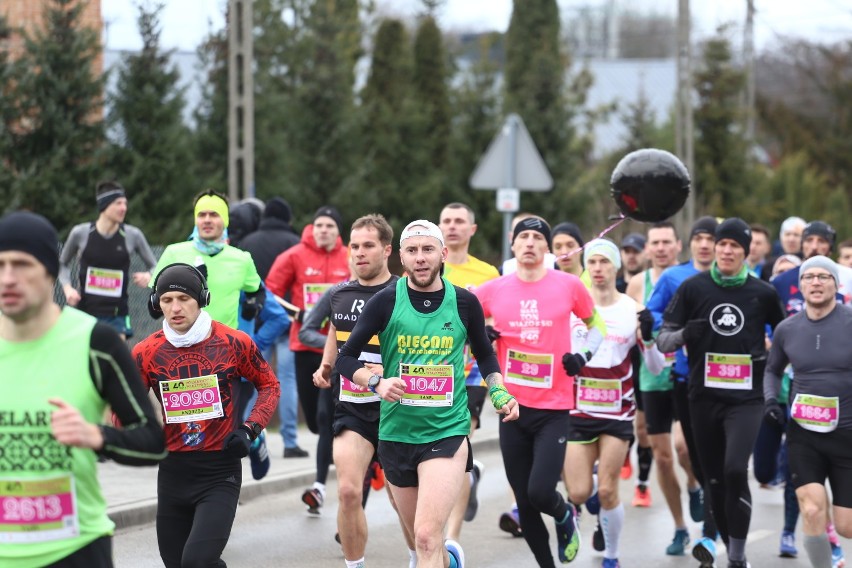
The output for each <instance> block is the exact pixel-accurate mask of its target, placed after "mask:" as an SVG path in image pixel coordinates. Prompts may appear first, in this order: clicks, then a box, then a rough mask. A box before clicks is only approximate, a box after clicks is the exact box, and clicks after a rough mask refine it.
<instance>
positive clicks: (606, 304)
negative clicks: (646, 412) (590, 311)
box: [565, 239, 665, 568]
mask: <svg viewBox="0 0 852 568" xmlns="http://www.w3.org/2000/svg"><path fill="white" fill-rule="evenodd" d="M583 264H584V265H585V266H586V270H588V272H589V276H590V278H591V282H592V287H591V294H592V299H593V300H594V302H595V310H596V311H597V312H598V313H599V314H600V316H601V317H602V318H603V320H604V322H605V323H606V330H607V335H606V337H605V338H604V340H603V343H601V346H600V348H599V349H598V350H597V353H595V355H594V357H592V358H591V360H589V362H588V363H587V364H586V365H585V366H584V367H583V368H582V369H580V373H579V375H578V376H577V378H576V379H575V380H576V382H577V388H576V393H577V399H576V404H575V408H574V409H573V410H571V419H570V430H569V432H570V434H569V438H568V448H567V452H566V453H567V456H566V460H565V464H566V469H567V472H568V473H567V476H566V477H567V480H568V488H569V493H570V498H571V501H572V502H574V503H583V502H585V501H586V500H587V499H588V498H589V496H590V495H591V494H592V491H593V470H594V467H595V462H596V461H597V462H598V467H597V476H598V488H597V492H598V496H599V499H600V508H599V509H600V511H599V523H600V526H601V530H602V534H603V538H604V559H603V563H602V566H603V567H604V568H617V567H618V566H619V562H618V553H619V549H618V544H619V538H620V536H621V529H622V527H623V525H624V506H623V505H622V504H621V501H620V500H619V497H618V478H619V472H620V470H621V464H622V463H623V462H624V458H625V456H626V455H627V452H628V450H629V448H630V441H631V439H632V438H633V418H634V416H635V414H636V404H635V402H634V398H635V392H634V388H633V387H634V385H633V360H632V357H631V351H632V350H633V348H634V347H635V346H636V345H637V335H638V336H639V339H640V340H641V343H639V344H640V345H642V350H643V352H644V353H643V357H642V358H643V360H644V361H646V362H647V365H648V366H649V368H650V369H651V372H652V373H655V374H656V373H659V372H661V371H662V369H663V366H664V365H665V358H664V357H663V355H662V354H661V353H660V352H659V351H658V350H657V348H656V346H655V345H654V342H653V341H654V337H653V332H652V330H653V325H654V319H653V316H651V314H650V312H647V311H646V310H645V308H644V306H642V304H640V303H638V302H636V301H634V300H633V299H632V298H631V297H629V296H627V295H625V294H621V293H619V292H618V290H617V289H616V287H615V279H616V273H617V271H618V270H619V269H620V268H621V255H620V253H619V250H618V247H617V246H616V245H615V243H613V242H612V241H609V240H607V239H595V240H593V241H591V242H590V243H589V244H588V245H587V246H586V248H585V249H584V251H583ZM640 322H642V325H641V328H642V329H641V334H640V329H639V328H640ZM646 346H647V348H646ZM590 512H591V511H590Z"/></svg>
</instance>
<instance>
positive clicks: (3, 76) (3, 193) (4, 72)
mask: <svg viewBox="0 0 852 568" xmlns="http://www.w3.org/2000/svg"><path fill="white" fill-rule="evenodd" d="M11 34H12V30H11V29H10V28H9V26H8V23H7V21H6V19H5V18H4V17H3V16H2V15H0V203H4V204H8V203H9V201H10V197H11V195H12V193H13V190H12V184H13V183H14V181H15V178H14V176H13V175H12V170H11V164H10V163H9V155H10V153H11V151H12V146H13V145H14V137H13V131H14V129H15V122H16V118H17V116H18V113H17V112H16V110H15V104H16V103H15V100H14V73H13V64H12V62H11V61H10V60H9V53H8V51H7V50H6V48H5V46H6V45H8V44H7V41H8V39H9V37H10V36H11Z"/></svg>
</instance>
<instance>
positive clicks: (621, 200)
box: [609, 148, 690, 223]
mask: <svg viewBox="0 0 852 568" xmlns="http://www.w3.org/2000/svg"><path fill="white" fill-rule="evenodd" d="M609 185H610V192H611V194H612V198H613V199H614V200H615V203H616V205H618V208H619V209H620V210H621V212H622V213H623V214H624V216H625V217H630V218H631V219H634V220H636V221H643V222H646V223H656V222H657V221H663V220H665V219H668V218H669V217H671V216H672V215H674V214H675V213H677V212H678V211H680V208H681V207H683V204H684V203H686V198H687V197H688V196H689V185H690V179H689V172H688V171H687V169H686V166H684V165H683V162H681V161H680V160H679V159H678V158H677V156H675V155H674V154H671V153H669V152H666V151H665V150H657V149H656V148H644V149H642V150H636V151H635V152H631V153H629V154H627V155H626V156H624V157H623V158H622V159H621V161H620V162H618V165H617V166H615V169H614V170H613V171H612V178H611V179H610V182H609Z"/></svg>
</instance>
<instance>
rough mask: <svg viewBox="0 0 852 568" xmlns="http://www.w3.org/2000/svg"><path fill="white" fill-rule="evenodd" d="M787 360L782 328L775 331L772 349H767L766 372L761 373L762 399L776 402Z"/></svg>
mask: <svg viewBox="0 0 852 568" xmlns="http://www.w3.org/2000/svg"><path fill="white" fill-rule="evenodd" d="M788 362H789V359H788V358H787V354H786V353H785V352H784V328H783V327H782V328H781V329H780V330H779V329H776V330H775V337H774V338H773V340H772V347H771V348H770V349H769V358H768V359H767V361H766V370H765V371H764V372H763V398H764V400H769V399H775V400H778V395H779V394H780V393H781V379H782V378H783V377H784V368H785V367H786V366H787V363H788Z"/></svg>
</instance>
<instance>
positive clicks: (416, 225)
mask: <svg viewBox="0 0 852 568" xmlns="http://www.w3.org/2000/svg"><path fill="white" fill-rule="evenodd" d="M411 237H434V238H436V239H438V242H439V243H441V246H442V247H443V246H444V234H443V233H442V232H441V229H439V228H438V225H436V224H435V223H433V222H432V221H427V220H425V219H418V220H417V221H412V222H411V223H409V224H408V225H406V226H405V228H404V229H403V230H402V233H401V234H400V235H399V246H402V242H403V241H404V240H405V239H410V238H411Z"/></svg>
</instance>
